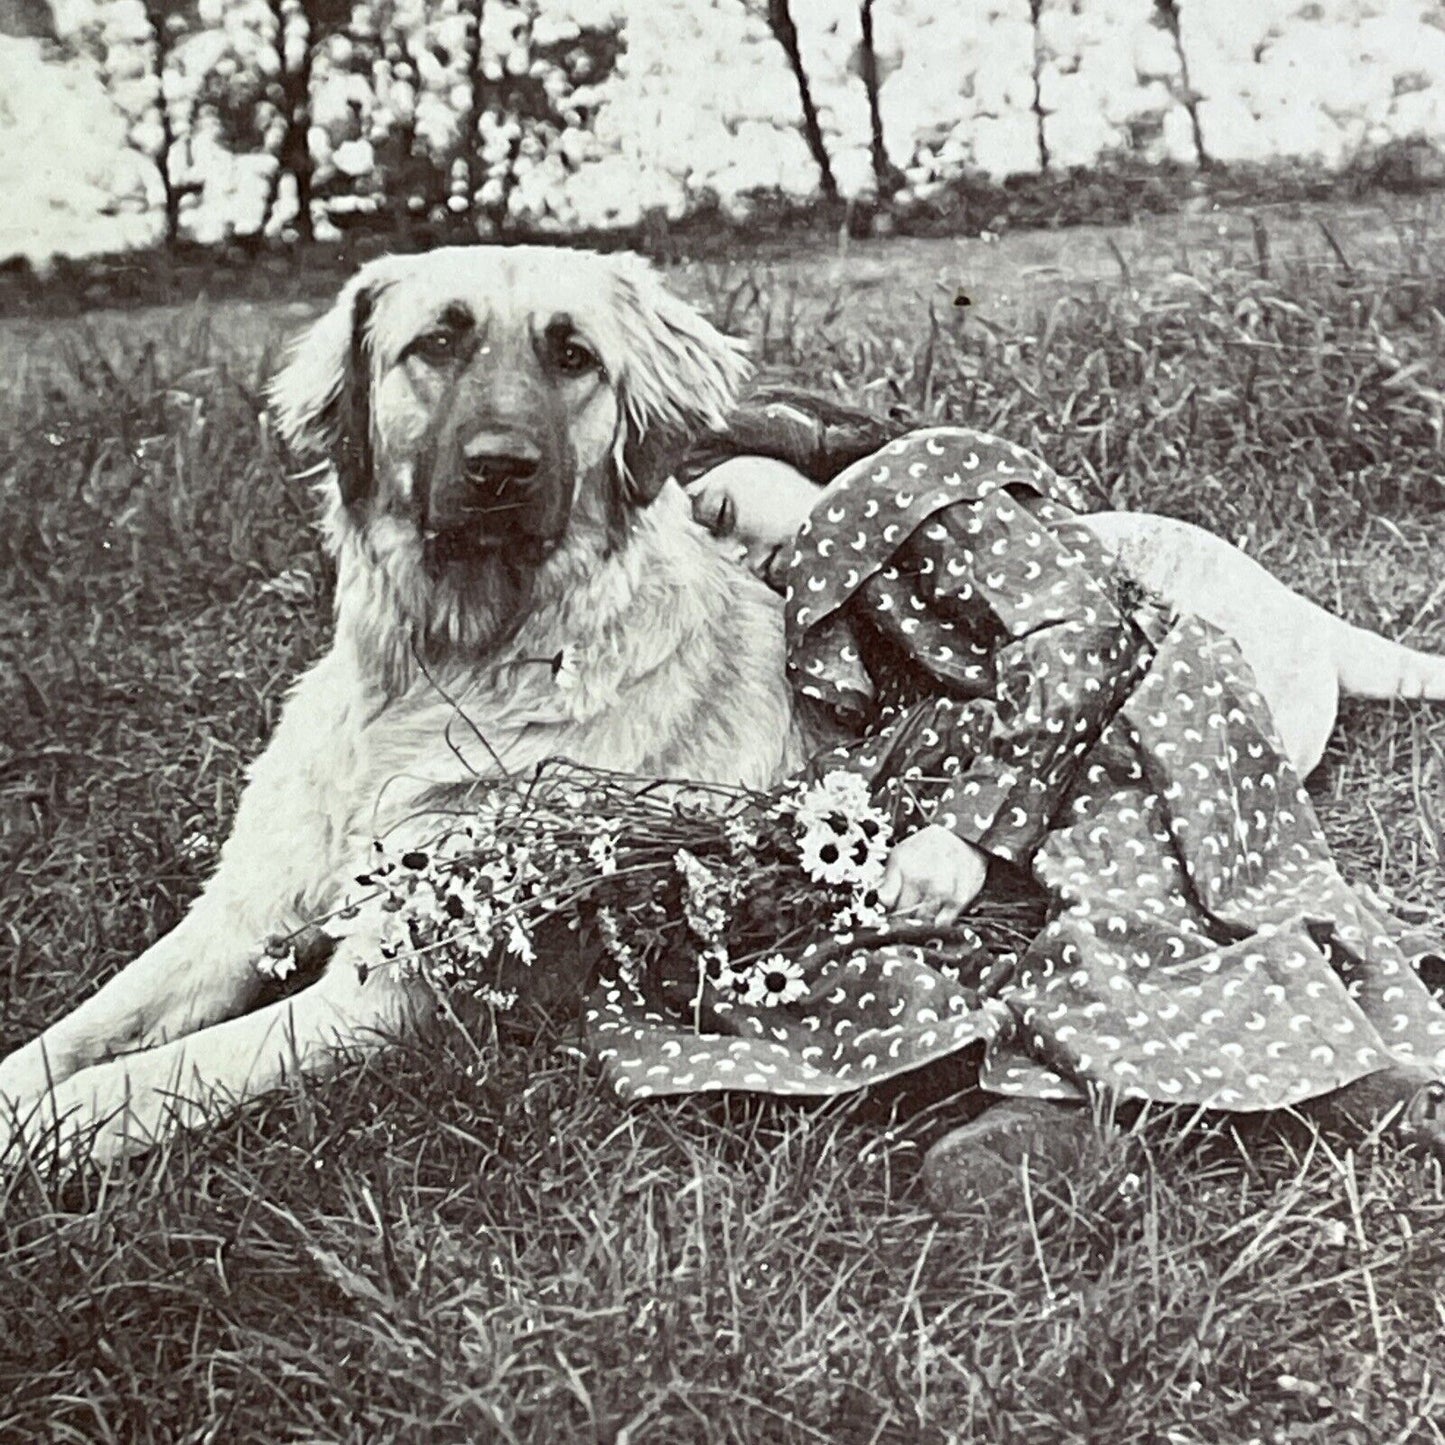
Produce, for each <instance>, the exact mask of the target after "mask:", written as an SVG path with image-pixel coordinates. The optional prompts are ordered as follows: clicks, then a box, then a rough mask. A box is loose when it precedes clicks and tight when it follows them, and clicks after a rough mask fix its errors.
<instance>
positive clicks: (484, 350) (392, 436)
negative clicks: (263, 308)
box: [271, 246, 746, 584]
mask: <svg viewBox="0 0 1445 1445" xmlns="http://www.w3.org/2000/svg"><path fill="white" fill-rule="evenodd" d="M745 370H746V367H745V363H744V361H743V359H742V355H741V348H740V346H739V344H738V343H737V342H735V341H732V340H730V339H729V338H727V337H724V336H723V335H721V334H720V333H719V332H718V331H716V330H715V329H714V328H713V327H712V326H711V325H709V324H708V322H706V321H705V320H704V319H703V318H702V317H701V316H700V315H698V313H697V312H696V311H694V310H693V309H692V308H691V307H689V306H688V305H686V304H685V303H684V302H682V301H680V300H678V299H677V298H676V297H674V296H673V295H671V294H670V293H669V292H668V291H667V290H666V289H665V288H664V287H663V286H662V285H661V283H660V282H659V281H658V279H657V278H656V276H655V275H654V274H653V272H652V270H651V269H650V268H649V267H648V266H647V265H646V264H645V263H644V262H642V261H641V260H640V259H639V258H637V257H635V256H628V255H616V256H602V255H597V254H593V253H590V252H580V251H567V250H560V249H553V248H549V247H534V246H517V247H496V246H473V247H454V248H449V249H445V250H439V251H433V252H430V253H428V254H424V255H417V256H399V257H388V258H385V259H383V260H379V261H376V262H373V263H372V264H370V265H368V266H367V267H365V268H364V269H363V270H362V271H361V272H360V273H359V274H358V275H357V276H356V277H355V278H354V279H353V280H352V281H351V282H350V283H349V284H348V285H347V286H346V288H345V289H344V290H343V291H342V293H341V296H340V298H339V299H338V300H337V302H336V304H335V306H333V308H332V309H331V310H330V311H329V312H328V313H327V314H326V315H324V316H323V317H322V318H321V319H320V320H319V321H317V322H316V323H315V325H314V326H312V328H311V329H310V331H308V332H307V333H305V335H303V336H302V337H301V339H300V341H299V342H298V343H297V345H296V347H295V349H294V351H293V352H292V354H291V356H290V358H289V361H288V362H287V364H286V366H285V367H284V368H283V370H282V371H281V373H280V374H279V375H278V376H277V377H276V379H275V381H274V383H273V386H272V391H271V399H272V403H273V406H274V409H275V414H276V417H277V421H278V423H279V425H280V428H281V430H282V433H283V434H284V435H285V436H286V438H287V440H288V441H289V442H290V443H291V444H292V445H293V446H295V447H297V448H298V449H302V450H319V451H324V452H326V453H327V454H328V455H329V457H330V459H331V462H332V470H333V472H334V479H333V480H334V492H333V496H332V502H333V511H334V512H335V513H336V514H338V515H339V518H340V521H341V525H342V526H343V527H345V528H347V529H349V530H351V531H354V532H358V533H364V532H365V531H366V530H367V529H368V528H369V527H374V526H377V525H381V524H384V525H385V526H386V527H388V528H389V529H391V531H392V532H393V534H395V533H396V532H397V531H398V529H401V530H403V531H410V533H411V537H412V541H413V542H414V543H415V545H416V548H417V551H416V556H417V557H418V559H419V560H420V562H421V566H422V570H423V571H424V573H425V574H426V576H427V577H428V578H429V579H430V580H431V582H432V583H434V584H441V583H443V582H444V581H445V580H446V579H448V578H449V577H450V578H451V579H452V581H453V582H454V583H455V582H457V581H458V579H459V578H460V579H463V580H464V579H465V578H466V577H467V576H469V575H471V576H475V575H477V574H479V573H480V572H482V571H485V570H486V569H489V568H490V569H501V570H505V571H508V572H510V573H512V574H516V573H518V572H525V571H527V570H528V569H531V570H533V571H535V570H536V569H537V568H538V567H540V566H541V565H542V564H543V563H544V562H545V561H546V560H547V558H548V557H550V556H551V555H552V553H553V552H555V551H556V550H557V549H558V548H560V547H561V546H562V545H563V544H564V543H565V542H566V541H567V540H568V538H569V537H570V536H573V535H576V534H578V533H585V534H588V535H590V536H595V537H599V538H605V539H606V541H607V544H608V545H615V544H616V543H617V542H618V541H619V540H620V537H621V535H622V534H625V531H626V528H627V524H628V519H629V517H630V516H631V515H632V513H634V512H635V511H636V509H638V508H640V507H643V506H646V505H647V503H648V502H650V501H651V500H652V499H653V498H654V497H655V496H656V495H657V493H658V491H659V490H660V489H661V487H662V485H663V483H664V482H665V480H666V478H667V476H668V474H669V470H670V467H669V463H670V460H671V459H672V458H674V457H676V456H677V455H678V453H679V451H680V449H681V447H682V446H684V445H685V444H686V442H687V440H688V439H689V438H690V437H691V436H693V435H695V434H696V433H698V432H699V431H703V430H708V429H714V430H716V429H720V428H721V427H722V426H723V425H724V423H725V421H726V417H727V413H728V411H729V410H730V409H731V407H732V405H733V403H734V400H735V397H736V392H737V387H738V385H739V383H740V381H741V380H742V378H743V376H744V374H745Z"/></svg>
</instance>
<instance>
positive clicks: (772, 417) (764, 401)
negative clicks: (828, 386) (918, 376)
mask: <svg viewBox="0 0 1445 1445" xmlns="http://www.w3.org/2000/svg"><path fill="white" fill-rule="evenodd" d="M912 425H913V423H912V422H910V421H909V420H908V419H907V418H905V417H902V416H890V417H887V418H883V417H878V416H874V415H873V413H872V412H867V411H862V410H860V409H859V408H857V407H851V406H844V405H842V404H841V403H840V402H837V401H834V400H832V399H831V398H829V397H825V396H819V395H817V394H816V393H813V392H808V391H803V390H801V389H799V388H796V387H790V386H767V387H759V388H758V389H757V390H756V391H754V392H752V393H751V394H750V395H749V396H747V397H746V398H745V399H744V400H743V401H742V402H741V403H740V404H739V406H738V408H737V410H736V411H734V412H733V414H732V416H731V417H729V419H728V428H727V430H726V431H725V432H710V433H708V434H707V435H706V436H703V437H701V438H699V439H698V440H697V441H696V442H695V443H694V444H693V445H692V447H691V448H690V449H689V450H688V452H687V455H686V456H685V457H684V458H683V459H682V461H681V463H680V464H679V466H678V468H677V478H678V480H679V481H680V482H683V483H684V484H686V483H687V482H690V481H693V480H694V479H695V478H697V477H700V476H701V475H702V474H703V473H704V472H706V471H708V470H710V469H711V468H712V467H715V466H717V465H718V464H719V463H721V462H725V461H727V460H728V459H729V458H731V457H738V456H759V457H772V458H774V459H775V460H776V461H780V462H787V463H788V465H789V466H792V467H796V468H797V470H798V471H800V472H802V473H803V474H804V476H807V477H811V478H812V479H813V481H815V482H817V483H819V484H820V485H823V484H826V483H828V482H831V481H832V480H833V478H834V477H836V476H837V475H838V473H839V472H841V471H843V470H844V469H845V468H847V467H850V466H852V465H853V463H854V462H856V461H858V460H860V459H861V458H863V457H866V456H869V455H871V454H872V453H873V452H876V451H877V450H878V449H879V448H880V447H883V446H886V445H887V444H888V443H889V442H891V441H894V440H896V439H897V438H898V437H900V436H902V435H904V433H905V432H907V431H909V430H910V429H911V427H912Z"/></svg>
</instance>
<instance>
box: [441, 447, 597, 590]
mask: <svg viewBox="0 0 1445 1445" xmlns="http://www.w3.org/2000/svg"><path fill="white" fill-rule="evenodd" d="M457 460H458V466H457V469H456V472H455V473H454V474H453V475H452V476H451V477H449V478H448V479H447V480H445V481H444V482H441V483H440V485H436V486H434V487H433V491H432V495H431V497H430V499H429V501H430V506H429V511H428V517H427V527H426V534H425V535H426V545H427V556H428V559H429V560H431V561H432V562H434V563H437V564H443V563H446V562H450V561H456V560H460V559H464V558H474V557H480V556H483V555H485V554H488V553H499V554H500V555H501V556H502V558H503V560H505V561H508V562H520V563H523V564H526V565H530V566H536V565H539V564H540V563H541V562H543V561H545V560H546V558H547V557H548V556H549V555H550V554H551V553H552V552H553V551H554V550H555V549H556V547H557V545H558V544H559V543H560V542H561V540H562V533H563V530H564V528H565V526H566V522H567V514H568V511H569V506H570V503H569V499H568V498H567V497H565V496H564V495H562V488H561V487H560V486H559V484H558V482H557V479H556V478H555V477H553V476H552V475H551V474H552V472H553V471H554V470H555V469H554V468H551V467H546V466H544V461H545V458H544V457H543V454H542V449H541V447H540V446H538V445H537V444H536V443H535V442H533V441H531V440H530V439H529V438H527V437H523V436H516V435H512V434H503V433H485V434H482V435H480V436H476V437H473V438H472V440H471V441H469V442H468V443H467V444H466V446H465V447H464V448H462V449H461V456H460V457H459V458H458V459H457Z"/></svg>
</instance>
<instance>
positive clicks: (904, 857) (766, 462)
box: [688, 457, 988, 927]
mask: <svg viewBox="0 0 1445 1445" xmlns="http://www.w3.org/2000/svg"><path fill="white" fill-rule="evenodd" d="M688 490H689V495H690V496H691V498H692V510H693V516H694V517H696V518H697V519H698V521H700V522H701V523H702V524H703V525H704V526H706V527H707V528H708V529H709V530H710V531H712V532H714V533H715V534H716V535H718V536H719V537H726V538H728V539H729V540H731V541H735V542H736V543H737V544H738V546H739V549H740V560H742V561H744V562H746V563H747V565H748V566H749V567H751V568H752V569H753V571H755V572H757V573H758V575H759V576H761V577H762V578H763V579H764V580H765V581H768V580H770V578H769V572H770V564H771V563H772V561H773V559H774V557H775V555H776V554H777V552H778V550H779V548H781V547H782V545H783V544H784V543H785V542H791V541H792V540H793V538H794V537H795V536H796V535H797V533H798V529H799V528H800V527H801V526H802V525H803V523H804V522H805V521H806V520H807V519H808V514H809V513H810V512H811V511H812V510H813V508H814V507H816V506H817V505H818V503H819V502H820V501H821V500H822V499H823V497H824V496H825V495H826V493H827V489H826V488H825V487H822V486H819V485H818V484H817V483H815V482H813V481H812V480H810V479H809V478H808V477H806V476H804V475H803V473H802V472H800V471H797V470H796V469H795V468H793V467H791V466H789V465H788V464H787V463H786V462H780V461H776V460H774V459H773V458H771V457H735V458H733V459H732V460H730V461H726V462H723V463H722V464H721V465H719V466H716V467H714V468H713V469H712V470H711V471H708V472H705V473H704V474H703V475H702V476H701V477H699V478H698V479H697V480H696V481H695V482H694V483H693V484H692V485H691V486H690V487H689V489H688ZM987 873H988V854H987V853H985V852H984V851H983V850H982V849H981V848H978V847H975V846H974V844H972V843H969V842H967V841H966V840H965V839H963V838H960V837H959V836H958V835H957V834H956V833H954V832H951V831H950V830H949V829H947V828H941V827H936V826H929V827H925V828H920V829H919V830H918V831H917V832H916V833H913V834H910V835H909V836H908V837H907V838H904V839H902V840H901V841H900V842H899V843H898V844H897V845H896V846H895V847H894V849H893V851H892V852H891V853H890V854H889V855H888V865H887V869H886V871H885V872H884V875H883V882H882V883H881V884H880V886H879V889H878V897H879V901H880V902H881V903H882V904H883V906H884V907H885V908H887V909H889V910H890V911H891V912H897V913H902V914H909V915H913V916H916V917H917V918H919V919H920V920H922V921H925V922H929V923H937V924H938V925H939V926H940V927H946V926H948V925H949V924H951V923H953V922H955V921H956V920H957V918H958V916H959V914H961V913H962V912H963V911H964V910H965V909H966V908H967V907H968V906H969V905H970V904H971V903H972V902H973V901H974V899H975V898H976V897H977V896H978V894H979V891H980V890H981V889H982V888H983V885H984V880H985V878H986V876H987Z"/></svg>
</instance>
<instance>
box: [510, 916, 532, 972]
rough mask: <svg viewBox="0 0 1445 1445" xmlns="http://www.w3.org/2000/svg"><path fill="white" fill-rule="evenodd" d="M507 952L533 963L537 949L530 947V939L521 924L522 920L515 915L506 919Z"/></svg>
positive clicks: (525, 961)
mask: <svg viewBox="0 0 1445 1445" xmlns="http://www.w3.org/2000/svg"><path fill="white" fill-rule="evenodd" d="M507 952H508V953H511V954H514V955H515V956H516V957H517V958H520V959H521V960H522V962H523V963H534V962H535V961H536V958H537V950H536V949H535V948H533V947H532V940H531V938H530V937H529V936H528V933H527V930H526V929H525V928H524V927H523V926H522V920H521V919H520V918H517V917H515V916H513V917H512V918H509V919H508V920H507Z"/></svg>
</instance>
